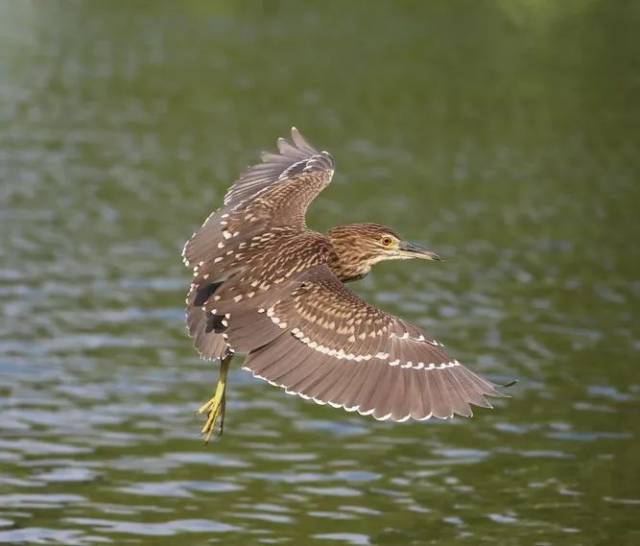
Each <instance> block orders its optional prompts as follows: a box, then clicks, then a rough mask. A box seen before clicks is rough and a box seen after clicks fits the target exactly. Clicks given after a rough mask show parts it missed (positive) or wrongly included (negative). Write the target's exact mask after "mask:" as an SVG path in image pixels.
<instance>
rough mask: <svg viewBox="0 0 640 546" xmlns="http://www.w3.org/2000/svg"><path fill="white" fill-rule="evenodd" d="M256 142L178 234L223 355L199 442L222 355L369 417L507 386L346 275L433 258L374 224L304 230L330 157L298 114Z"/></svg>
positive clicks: (199, 334) (200, 318)
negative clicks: (252, 161) (255, 158)
mask: <svg viewBox="0 0 640 546" xmlns="http://www.w3.org/2000/svg"><path fill="white" fill-rule="evenodd" d="M277 148H278V151H277V152H263V153H262V156H261V159H262V161H261V162H260V163H257V164H256V165H253V166H251V167H249V168H248V169H247V170H246V171H245V172H244V174H242V175H241V176H240V178H239V179H238V180H237V181H236V182H235V183H233V184H232V185H231V187H230V188H229V189H228V191H227V193H226V195H225V197H224V200H223V204H222V206H221V207H220V208H219V209H217V210H215V211H214V212H212V213H211V214H210V215H209V216H208V218H207V219H206V220H205V222H204V224H203V225H202V227H200V229H198V230H197V231H196V232H195V233H194V234H193V235H192V237H191V238H190V239H189V240H188V241H187V243H186V244H185V245H184V249H183V252H182V257H183V261H184V263H185V265H186V266H187V267H189V268H191V269H192V273H193V278H192V281H191V285H190V288H189V291H188V295H187V298H186V322H187V329H188V332H189V335H190V337H191V338H192V340H193V343H194V345H195V348H196V349H197V351H198V353H199V354H200V356H201V357H202V358H204V359H207V360H219V361H220V368H219V377H218V383H217V384H216V388H215V390H214V393H213V396H212V397H211V399H210V400H208V401H207V402H206V403H205V404H203V405H202V406H201V407H200V408H199V410H198V412H199V413H200V414H203V415H204V416H205V418H206V421H205V423H204V426H203V427H202V431H201V433H202V434H203V436H204V438H205V441H207V442H208V441H209V440H210V438H211V436H212V435H215V436H220V435H222V432H223V430H224V416H225V408H226V389H227V382H228V381H227V379H228V371H229V366H230V364H231V361H232V359H233V358H234V357H235V356H236V355H243V356H244V357H245V360H244V363H243V369H245V370H248V371H249V372H251V373H252V374H253V375H254V376H255V377H257V378H259V379H262V380H265V381H267V382H269V383H270V384H272V385H275V386H278V387H280V388H282V389H284V390H285V391H286V392H287V393H289V394H296V395H298V396H300V397H302V398H304V399H310V400H313V401H315V402H317V403H318V404H322V405H325V404H326V405H329V406H332V407H336V408H344V409H345V410H347V411H351V412H355V411H357V412H358V413H360V414H362V415H372V416H373V417H374V418H376V419H378V420H387V419H390V420H393V421H405V420H408V419H414V420H426V419H429V418H431V417H435V418H440V419H447V418H450V417H453V416H454V415H461V416H466V417H471V416H472V414H473V413H472V408H471V406H480V407H487V408H491V407H492V405H491V403H490V402H489V400H488V399H487V398H488V397H500V396H504V395H503V394H502V393H501V392H500V391H499V390H498V389H497V387H498V385H496V384H494V383H492V382H491V381H489V380H487V379H484V378H482V377H481V376H480V375H478V374H476V373H474V372H472V371H471V370H469V369H468V368H467V367H465V366H464V365H462V364H460V362H458V360H456V359H454V358H451V357H450V356H449V355H448V354H447V352H445V349H444V345H443V344H442V343H440V342H439V341H436V340H435V339H433V338H432V337H431V336H429V335H428V334H427V333H425V332H424V331H423V330H422V329H420V328H419V327H417V326H415V325H413V324H411V323H410V322H408V321H406V320H404V319H402V318H399V317H396V316H394V315H392V314H389V313H386V312H385V311H383V310H381V309H379V308H377V307H375V306H373V305H370V304H369V303H367V302H366V301H364V300H363V299H362V298H360V297H359V296H358V295H356V294H355V293H354V292H353V291H352V290H350V289H349V287H348V286H347V283H349V282H353V281H357V280H359V279H362V278H363V277H364V276H366V275H367V274H368V273H369V272H370V271H371V268H372V266H373V265H375V264H377V263H379V262H382V261H386V260H410V259H422V260H428V261H441V258H440V257H439V255H438V254H437V253H435V252H433V251H431V250H428V249H427V248H425V247H423V246H421V245H419V244H416V243H412V242H408V241H405V240H404V239H403V238H401V237H400V235H398V233H397V232H396V231H395V230H393V229H391V228H389V227H386V226H384V225H381V224H376V223H353V224H347V225H342V226H338V227H334V228H332V229H330V230H329V231H328V233H327V234H322V233H319V232H316V231H313V230H311V229H309V228H308V227H307V225H306V221H305V215H306V212H307V208H308V207H309V205H310V204H311V203H312V202H313V200H314V199H315V198H316V197H317V196H318V194H319V193H320V192H321V191H322V190H323V189H325V188H326V187H327V186H328V185H329V183H330V182H331V179H332V177H333V173H334V170H335V161H334V159H333V157H332V156H331V154H329V153H328V152H326V151H318V150H317V149H316V148H314V147H313V146H312V145H311V144H309V142H308V141H307V140H306V139H305V138H304V137H303V136H302V134H301V133H300V131H298V130H297V129H296V128H295V127H293V128H292V129H291V138H290V140H287V139H284V138H280V139H278V141H277Z"/></svg>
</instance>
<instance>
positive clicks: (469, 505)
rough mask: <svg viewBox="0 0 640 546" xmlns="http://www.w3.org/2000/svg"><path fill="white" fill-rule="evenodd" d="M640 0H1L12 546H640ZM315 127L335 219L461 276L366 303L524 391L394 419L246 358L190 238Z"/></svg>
mask: <svg viewBox="0 0 640 546" xmlns="http://www.w3.org/2000/svg"><path fill="white" fill-rule="evenodd" d="M638 28H640V7H639V4H638V3H637V2H631V1H629V2H625V1H622V0H621V1H597V0H593V1H587V0H585V1H578V0H567V1H564V0H563V1H562V2H560V1H558V2H553V1H550V0H546V1H545V0H526V1H525V0H503V1H495V2H488V1H471V0H469V1H467V2H460V1H454V2H444V1H442V2H427V1H425V2H394V3H391V2H364V1H360V2H356V1H353V2H323V3H314V4H312V5H311V4H310V5H308V6H306V7H302V6H301V4H300V3H298V2H293V3H289V2H275V1H273V2H270V1H266V0H265V1H264V2H239V3H236V2H230V1H229V2H200V1H186V2H180V3H178V2H173V3H166V4H161V3H155V2H107V1H102V2H99V1H94V2H62V3H57V2H35V1H34V2H29V1H26V0H25V1H7V0H4V1H2V2H0V245H1V246H0V251H1V254H0V305H1V307H2V318H1V320H0V543H2V544H22V543H33V544H36V543H37V544H63V545H93V544H145V545H181V546H186V545H187V544H194V545H196V544H198V545H200V544H208V543H217V544H223V545H230V546H233V545H238V546H246V545H248V544H292V545H333V544H337V545H340V544H355V545H403V546H404V545H423V544H438V545H445V544H446V545H447V546H449V545H464V544H467V545H477V544H498V545H538V546H546V545H563V546H564V545H569V546H573V545H591V544H597V545H600V544H602V545H632V544H639V543H640V523H639V519H640V518H639V516H640V440H639V432H640V430H639V427H638V422H639V417H640V415H639V410H640V404H639V401H640V376H639V374H638V364H639V360H640V358H639V357H640V334H639V331H640V329H639V328H638V321H639V315H640V245H639V243H638V241H639V239H640V222H638V211H639V210H640V191H639V184H640V146H639V144H640V100H638V98H639V97H640V47H639V46H638V44H639V43H640V42H639V41H638ZM291 125H296V126H297V127H299V128H300V129H301V130H302V131H303V132H304V133H305V134H306V135H307V136H308V137H309V138H310V140H312V141H313V142H315V143H316V144H317V145H318V146H319V147H320V148H322V149H327V150H330V151H331V152H332V153H333V155H334V156H335V158H336V161H337V165H338V170H337V173H336V176H335V180H334V183H333V184H332V186H331V187H330V188H329V189H328V190H327V191H325V193H323V195H322V197H321V199H319V200H318V202H317V203H316V204H315V205H314V207H313V209H312V211H311V213H310V218H309V223H310V225H312V226H313V227H314V228H317V229H326V228H328V227H330V226H332V225H335V224H339V223H347V222H352V221H363V220H364V221H374V222H380V223H386V224H389V225H391V226H393V227H394V228H395V229H396V230H397V231H399V232H400V233H401V234H403V235H404V236H406V237H407V238H408V239H413V240H419V241H422V242H424V243H426V244H428V245H429V246H430V247H431V248H433V249H435V250H437V251H438V252H439V253H440V254H442V255H444V256H446V257H447V261H446V262H445V263H443V264H435V263H434V264H430V263H424V262H420V263H412V262H393V263H388V264H382V265H379V266H377V269H376V270H375V272H374V274H373V275H371V276H369V277H368V278H367V279H365V280H364V281H362V282H361V283H359V286H358V288H357V289H358V291H359V293H360V294H362V295H363V296H364V297H366V298H367V299H369V300H370V301H372V302H375V303H376V304H378V305H380V306H382V307H384V309H386V310H388V311H390V312H394V313H397V314H400V315H401V316H403V317H405V318H407V319H410V320H412V321H414V322H416V323H418V324H420V325H421V326H423V327H424V328H425V329H426V330H427V331H429V332H431V333H433V334H434V335H435V336H436V337H437V338H438V339H441V340H442V341H444V342H445V343H446V344H447V345H448V347H449V348H450V350H451V351H452V353H453V354H454V355H455V357H457V358H458V359H460V360H461V361H464V362H466V363H468V364H469V365H470V366H471V367H472V368H473V369H474V370H477V371H480V372H481V373H483V374H485V375H486V376H488V377H490V378H492V379H494V380H496V381H507V380H509V379H511V378H518V379H519V380H520V382H519V384H518V385H517V386H516V387H514V388H512V389H511V394H512V395H513V396H512V398H510V399H508V400H500V401H498V402H497V404H496V409H495V410H493V411H489V410H478V411H477V412H476V416H475V418H474V419H473V420H464V419H456V420H454V421H452V422H427V423H417V424H416V423H413V424H410V423H403V424H391V423H379V422H376V421H374V420H372V419H368V418H364V417H360V416H357V415H356V416H354V415H353V414H347V413H344V412H341V411H339V410H335V409H332V408H327V407H320V406H316V405H314V404H310V403H308V402H305V401H303V400H301V399H298V398H295V397H291V396H286V395H285V394H284V393H282V392H281V391H279V390H278V389H274V388H273V387H270V386H269V385H267V384H265V383H261V382H259V381H258V380H254V379H253V378H251V377H250V376H249V375H248V374H246V373H245V372H242V371H240V369H239V366H236V369H235V370H234V371H233V372H232V374H231V387H230V393H229V397H230V401H229V404H228V414H227V421H226V432H225V436H224V438H223V440H222V441H221V442H220V443H215V444H211V445H209V446H204V445H203V444H202V442H201V440H200V438H199V435H198V430H199V426H201V420H200V419H199V418H198V417H197V416H196V415H195V414H194V410H195V409H196V408H197V407H198V406H199V405H200V403H201V402H203V401H204V400H205V399H206V398H207V397H208V396H209V394H210V391H211V388H212V386H213V382H214V381H215V378H216V373H217V372H216V369H215V367H214V366H213V365H212V364H211V363H206V362H202V361H200V360H198V358H197V357H196V356H195V352H194V350H193V349H192V347H191V344H190V341H189V340H188V339H187V338H186V335H185V331H184V325H183V310H182V306H183V300H184V294H185V289H186V286H187V285H188V282H189V273H188V272H187V270H186V269H184V267H183V265H182V263H181V260H180V250H181V247H182V244H183V242H184V240H185V239H186V238H187V237H188V236H189V235H190V234H191V233H192V231H193V230H194V229H195V227H196V226H197V225H198V224H199V223H200V222H201V221H202V220H203V219H204V217H206V215H207V214H208V213H209V211H210V210H211V209H213V208H214V207H216V206H217V205H219V204H220V202H221V197H222V195H223V192H224V191H225V188H226V187H227V186H228V185H229V184H230V183H231V181H232V180H233V179H234V177H235V176H236V175H237V174H238V173H239V172H240V171H241V170H242V169H243V168H244V166H245V165H246V164H248V163H249V162H251V161H254V160H255V159H256V157H257V153H258V151H259V150H261V149H264V148H272V147H273V145H274V142H275V138H276V137H278V136H281V135H285V134H286V133H287V131H288V128H289V127H290V126H291Z"/></svg>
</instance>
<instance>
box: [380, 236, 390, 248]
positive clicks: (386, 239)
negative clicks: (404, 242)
mask: <svg viewBox="0 0 640 546" xmlns="http://www.w3.org/2000/svg"><path fill="white" fill-rule="evenodd" d="M381 243H382V246H386V247H390V246H391V245H392V244H393V239H392V238H391V237H383V238H382V240H381Z"/></svg>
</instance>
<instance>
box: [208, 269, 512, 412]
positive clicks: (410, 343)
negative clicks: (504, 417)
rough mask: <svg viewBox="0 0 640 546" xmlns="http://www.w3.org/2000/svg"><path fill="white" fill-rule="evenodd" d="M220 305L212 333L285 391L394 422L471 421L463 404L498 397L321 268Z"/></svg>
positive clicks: (414, 330) (413, 331)
mask: <svg viewBox="0 0 640 546" xmlns="http://www.w3.org/2000/svg"><path fill="white" fill-rule="evenodd" d="M236 297H237V296H236ZM225 299H226V298H224V296H222V297H221V299H220V300H219V301H217V302H216V309H215V313H218V315H216V316H217V317H218V319H217V321H218V322H217V324H218V326H219V330H218V331H219V332H223V336H224V338H225V340H226V341H227V342H228V344H229V346H230V347H231V348H232V349H233V350H236V351H238V352H246V353H248V357H247V359H246V361H245V364H244V367H245V368H246V369H248V370H249V371H251V372H252V373H253V374H254V375H255V376H256V377H259V378H261V379H265V380H267V381H269V382H270V383H272V384H274V385H277V386H279V387H283V388H285V389H286V391H287V392H288V393H291V394H297V395H300V396H302V397H303V398H312V399H313V400H314V401H316V402H318V403H321V404H324V403H329V404H330V405H332V406H334V407H343V408H345V409H346V410H347V411H356V410H357V411H358V412H360V413H361V414H365V415H369V414H373V416H374V417H376V418H377V419H388V418H391V419H393V420H396V421H403V420H405V419H408V418H413V419H428V418H429V417H431V416H434V417H439V418H443V419H444V418H448V417H451V416H453V415H454V414H458V415H464V416H471V414H472V411H471V407H470V405H471V404H474V405H478V406H483V407H491V405H490V404H489V403H488V402H487V400H486V399H485V396H501V394H500V393H499V392H498V391H497V390H496V389H495V386H494V385H493V384H492V383H490V382H488V381H486V380H484V379H482V378H481V377H479V376H478V375H476V374H474V373H473V372H471V371H470V370H468V369H467V368H465V367H464V366H463V365H461V364H460V363H459V362H458V361H457V360H454V359H452V358H451V357H449V355H447V353H446V352H445V351H444V349H443V346H442V344H440V343H439V342H437V341H435V340H433V339H430V338H428V337H427V336H425V334H424V333H423V332H422V331H421V330H420V329H419V328H417V327H416V326H414V325H412V324H410V323H408V322H406V321H404V320H401V319H399V318H397V317H395V316H393V315H390V314H388V313H385V312H383V311H381V310H380V309H377V308H376V307H374V306H372V305H369V304H368V303H366V302H365V301H363V300H362V299H361V298H359V297H358V296H357V295H355V294H354V293H353V292H351V291H350V290H349V289H348V288H347V287H346V286H345V285H344V284H343V283H342V282H340V280H339V279H338V278H337V277H336V276H335V275H334V274H333V273H332V271H331V270H330V269H329V268H328V267H327V266H326V265H320V266H316V267H313V268H311V269H309V270H307V271H305V272H304V273H302V274H301V275H300V276H299V277H297V278H296V279H295V280H292V281H289V282H288V283H285V285H283V286H282V287H280V288H278V289H272V290H270V291H269V292H268V293H266V294H265V295H263V296H260V297H258V298H256V299H254V300H253V302H252V303H251V304H248V302H247V301H244V302H241V303H240V304H234V302H233V300H227V302H225ZM212 320H214V322H215V321H216V319H215V316H214V319H212Z"/></svg>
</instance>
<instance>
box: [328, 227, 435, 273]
mask: <svg viewBox="0 0 640 546" xmlns="http://www.w3.org/2000/svg"><path fill="white" fill-rule="evenodd" d="M329 238H330V239H331V243H332V244H333V247H334V249H335V251H336V254H337V256H338V263H337V264H336V267H335V268H334V269H335V270H336V273H337V274H338V276H339V277H340V278H342V279H343V280H354V279H359V278H362V277H363V276H365V275H366V274H367V273H369V271H370V270H371V266H372V265H374V264H376V263H378V262H382V261H384V260H410V259H413V258H419V259H422V260H441V258H440V256H438V255H437V254H436V253H435V252H432V251H431V250H428V249H426V248H424V247H423V246H421V245H419V244H417V243H412V242H409V241H405V240H403V239H402V238H401V237H400V236H399V235H398V234H397V233H396V232H395V231H394V230H393V229H391V228H388V227H386V226H382V225H380V224H349V225H345V226H338V227H335V228H333V229H332V230H331V231H330V232H329Z"/></svg>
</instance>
